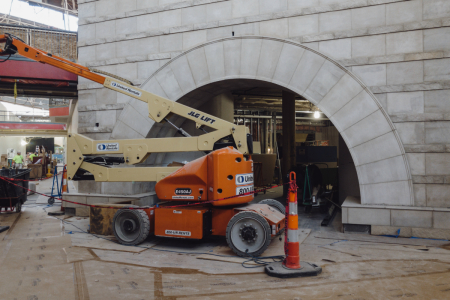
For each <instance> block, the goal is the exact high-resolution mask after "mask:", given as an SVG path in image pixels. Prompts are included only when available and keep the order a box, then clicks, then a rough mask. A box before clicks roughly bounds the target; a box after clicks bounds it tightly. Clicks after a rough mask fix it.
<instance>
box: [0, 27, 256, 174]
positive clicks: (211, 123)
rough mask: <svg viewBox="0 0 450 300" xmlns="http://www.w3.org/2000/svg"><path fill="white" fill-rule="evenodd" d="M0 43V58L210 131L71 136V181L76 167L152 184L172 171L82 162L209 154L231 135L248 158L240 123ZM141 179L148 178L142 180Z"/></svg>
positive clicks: (6, 38)
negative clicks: (86, 82)
mask: <svg viewBox="0 0 450 300" xmlns="http://www.w3.org/2000/svg"><path fill="white" fill-rule="evenodd" d="M0 43H5V47H4V50H0V56H8V55H9V56H11V55H15V54H19V55H21V56H24V57H26V58H29V59H32V60H35V61H37V62H41V63H45V64H49V65H52V66H54V67H57V68H60V69H63V70H66V71H68V72H71V73H74V74H76V75H78V76H81V77H84V78H87V79H90V80H92V81H95V82H97V83H100V84H102V85H103V86H104V87H106V88H108V89H111V90H114V91H117V92H119V93H122V94H125V95H127V96H130V97H133V98H135V99H138V100H140V101H143V102H145V103H147V105H148V111H149V117H150V118H151V119H153V120H154V121H155V122H163V121H166V120H167V118H168V117H169V115H170V114H177V115H179V116H182V117H185V118H187V119H190V120H192V121H194V122H195V123H196V126H197V128H200V127H202V126H208V127H210V128H213V129H215V131H212V132H210V133H206V134H203V135H200V136H196V137H185V138H163V139H137V140H117V141H114V140H107V141H94V140H92V139H89V138H87V137H84V136H82V135H78V134H71V135H69V138H68V149H67V153H68V154H67V164H68V177H69V178H73V177H74V175H75V173H76V172H77V170H78V169H79V168H81V169H84V170H87V171H89V172H90V173H92V174H93V175H94V177H95V180H97V181H157V180H158V178H159V177H158V176H159V175H157V174H170V173H171V172H173V171H174V170H176V169H177V168H132V169H124V168H112V169H111V168H107V167H103V166H98V165H96V164H92V163H89V162H85V161H84V155H90V154H97V155H99V154H102V155H107V154H123V155H124V159H125V163H127V164H130V165H132V164H137V163H140V162H143V161H144V160H145V159H146V158H147V157H148V156H149V155H150V154H151V153H153V152H185V151H211V150H213V149H214V144H215V143H216V142H218V141H219V140H220V139H222V138H224V137H226V136H229V135H231V136H232V137H233V139H234V142H235V145H236V147H237V149H238V150H239V151H240V152H241V153H242V154H251V151H250V149H251V147H252V145H249V144H248V134H249V132H248V129H247V128H246V127H245V126H243V125H235V124H233V123H231V122H227V121H225V120H222V119H219V118H216V117H214V116H212V115H209V114H206V113H203V112H201V111H198V110H195V109H192V108H190V107H188V106H186V105H183V104H180V103H177V102H174V101H171V100H169V99H166V98H164V97H160V96H158V95H155V94H152V93H150V92H147V91H145V90H143V89H140V88H138V87H136V86H133V85H131V84H129V83H126V82H124V81H122V80H119V79H116V78H112V77H107V76H102V75H99V74H97V73H95V72H92V71H90V70H89V69H88V68H87V67H84V66H82V65H79V64H76V63H73V62H71V61H69V60H66V59H64V58H61V57H57V56H53V55H51V54H50V53H47V52H45V51H42V50H39V49H36V48H33V47H31V46H29V45H27V44H26V43H24V42H23V41H22V40H20V39H19V38H17V37H15V36H13V35H11V34H4V35H0ZM108 145H109V146H108ZM107 146H108V147H107ZM119 170H120V171H119ZM136 170H139V172H138V173H139V175H136ZM133 174H134V175H133ZM137 176H138V177H139V178H138V177H137ZM143 176H144V177H145V178H146V179H147V178H148V179H147V180H145V179H144V178H143ZM150 178H151V180H150Z"/></svg>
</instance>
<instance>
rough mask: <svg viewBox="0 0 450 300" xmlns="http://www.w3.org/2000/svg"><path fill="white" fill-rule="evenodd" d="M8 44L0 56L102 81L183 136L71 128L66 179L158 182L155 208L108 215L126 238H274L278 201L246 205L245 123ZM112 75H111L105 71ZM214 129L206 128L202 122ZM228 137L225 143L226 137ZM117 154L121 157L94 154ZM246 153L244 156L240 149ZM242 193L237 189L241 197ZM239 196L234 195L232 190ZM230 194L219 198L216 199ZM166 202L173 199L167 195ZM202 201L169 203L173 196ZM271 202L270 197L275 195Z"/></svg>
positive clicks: (249, 168) (263, 243)
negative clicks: (159, 157) (179, 162)
mask: <svg viewBox="0 0 450 300" xmlns="http://www.w3.org/2000/svg"><path fill="white" fill-rule="evenodd" d="M0 43H5V46H4V49H3V50H0V56H11V55H15V54H19V55H21V56H24V57H26V58H29V59H32V60H34V61H37V62H41V63H45V64H49V65H52V66H54V67H57V68H60V69H63V70H66V71H68V72H71V73H74V74H77V75H78V76H81V77H84V78H87V79H89V80H92V81H94V82H97V83H100V84H102V85H103V86H104V87H105V88H108V89H111V90H114V91H116V92H119V93H122V94H125V95H127V96H130V97H132V98H135V99H137V100H140V101H143V102H145V103H147V105H148V111H149V118H151V119H152V120H154V121H155V122H168V123H170V124H171V125H172V126H174V127H175V128H176V129H177V130H178V131H179V132H180V133H181V134H182V135H183V136H184V137H182V138H179V137H175V138H155V139H129V140H102V141H97V140H95V141H94V140H92V139H90V138H87V137H85V136H83V135H79V134H69V136H68V142H67V165H68V167H67V172H68V179H73V180H76V179H79V178H83V177H82V175H83V174H89V176H90V177H93V178H94V179H95V180H96V181H105V182H130V181H156V182H157V184H156V186H155V190H156V194H157V196H158V198H159V200H162V201H163V202H161V203H159V205H158V207H146V208H143V209H139V210H136V209H120V210H118V211H117V213H116V215H115V217H114V219H113V224H112V227H113V231H114V234H115V235H116V237H117V238H118V240H119V241H120V242H121V243H123V244H128V245H136V244H138V243H140V242H142V241H143V240H145V238H147V236H148V235H149V233H154V234H155V235H157V236H168V237H177V238H192V239H201V238H203V237H205V236H207V235H219V236H226V238H227V242H228V244H229V246H230V247H231V248H232V249H233V251H235V252H236V253H237V254H238V255H241V256H245V255H248V254H250V255H253V256H255V255H260V254H261V253H262V252H264V250H265V249H266V248H267V247H268V245H269V243H270V239H271V237H273V236H275V235H277V234H279V233H280V232H281V231H282V230H283V228H284V211H283V209H282V208H280V205H276V204H274V203H273V202H270V201H269V202H266V203H268V204H248V202H250V201H252V200H253V194H246V193H248V192H251V191H253V162H252V160H251V154H252V138H251V135H250V134H249V131H248V128H247V127H245V126H244V125H235V124H233V123H230V122H227V121H225V120H222V119H219V118H216V117H214V116H212V115H209V114H206V113H203V112H201V111H198V110H196V109H192V108H190V107H188V106H185V105H183V104H180V103H178V102H174V101H171V100H169V99H166V98H164V97H160V96H158V95H155V94H152V93H150V92H147V91H145V90H143V89H141V88H139V87H136V86H133V85H132V84H131V82H129V81H126V80H124V79H121V78H120V77H117V76H113V75H111V76H103V75H104V74H105V73H102V74H103V75H100V74H98V73H96V72H94V71H92V70H89V69H88V68H86V67H84V66H82V65H79V64H76V63H73V62H71V61H68V60H66V59H63V58H60V57H57V56H53V55H51V54H50V53H47V52H45V51H42V50H40V49H36V48H34V47H31V46H29V45H27V44H25V43H24V42H23V41H22V40H20V39H19V38H17V37H15V36H13V35H11V34H4V35H0ZM109 75H110V74H109ZM173 114H176V115H179V116H182V117H184V118H187V119H190V120H192V121H194V122H195V123H196V127H197V128H198V129H200V130H203V131H204V132H205V134H202V135H200V136H195V137H193V136H190V135H189V134H188V133H186V132H185V131H184V130H183V129H181V128H178V127H176V126H175V125H174V124H172V123H171V122H170V120H169V118H170V116H171V115H173ZM206 126H207V127H209V128H212V129H213V131H211V132H206V131H205V130H204V127H206ZM226 139H228V141H227V142H223V141H224V140H226ZM183 151H204V152H206V153H209V154H207V155H206V156H204V157H201V158H199V159H197V160H194V161H192V162H189V163H187V164H186V165H185V166H183V167H181V168H179V167H139V168H111V167H110V165H111V164H114V163H116V164H117V163H126V164H128V165H134V164H139V163H142V162H144V161H145V160H146V159H147V158H148V157H149V155H150V154H151V153H158V152H183ZM111 154H121V155H123V158H117V157H104V158H101V159H97V158H96V156H98V155H103V156H105V155H106V156H107V155H111ZM244 155H245V156H244ZM239 195H242V196H239ZM233 196H238V197H233ZM228 197H233V198H230V199H227V200H223V201H213V202H211V200H217V199H221V198H228ZM169 201H170V202H169ZM180 201H182V202H184V203H186V202H199V203H201V202H207V203H204V204H198V205H195V206H184V207H179V208H176V209H173V208H172V207H171V206H173V203H174V202H175V203H177V202H178V203H179V202H180ZM273 201H274V200H273Z"/></svg>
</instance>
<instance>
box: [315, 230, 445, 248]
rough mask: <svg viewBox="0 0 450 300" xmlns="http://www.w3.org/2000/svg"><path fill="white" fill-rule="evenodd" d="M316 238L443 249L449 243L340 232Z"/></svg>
mask: <svg viewBox="0 0 450 300" xmlns="http://www.w3.org/2000/svg"><path fill="white" fill-rule="evenodd" d="M314 237H315V238H318V239H332V240H347V241H359V242H370V243H383V244H398V245H412V246H433V247H441V246H444V245H448V244H449V241H438V240H427V239H416V238H414V239H411V238H391V237H384V236H373V235H366V234H346V233H340V232H316V233H314Z"/></svg>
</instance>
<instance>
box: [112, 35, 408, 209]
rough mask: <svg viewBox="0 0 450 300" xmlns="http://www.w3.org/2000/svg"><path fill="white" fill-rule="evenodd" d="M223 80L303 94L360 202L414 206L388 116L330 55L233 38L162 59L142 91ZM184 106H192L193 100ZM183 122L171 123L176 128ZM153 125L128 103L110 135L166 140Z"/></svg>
mask: <svg viewBox="0 0 450 300" xmlns="http://www.w3.org/2000/svg"><path fill="white" fill-rule="evenodd" d="M228 79H254V80H260V81H264V82H269V83H274V84H277V85H279V86H282V87H284V88H286V89H288V90H291V91H293V92H295V93H297V94H299V95H302V96H303V97H305V98H306V99H308V100H309V101H310V102H312V103H313V104H315V105H316V106H317V107H319V108H320V110H321V111H322V112H324V113H325V114H326V115H327V116H328V118H329V119H330V120H331V121H332V122H333V124H334V125H335V126H336V128H337V129H338V131H339V132H340V133H341V135H342V137H343V139H344V141H345V142H346V144H347V146H348V148H349V149H350V153H351V155H352V157H353V160H354V163H355V166H356V169H357V174H358V180H359V184H360V190H361V203H362V204H372V205H383V204H388V205H413V203H414V199H413V192H412V180H411V172H410V169H409V165H408V161H407V159H406V155H405V151H404V148H403V144H402V142H401V141H400V138H399V136H398V134H397V131H396V129H395V126H394V124H393V123H392V121H391V120H390V118H389V115H388V114H387V113H386V111H385V110H384V109H383V107H382V106H381V104H380V103H379V101H378V100H377V98H376V97H375V96H374V95H373V94H372V92H371V91H370V90H369V89H368V87H367V86H366V85H365V84H364V83H363V82H362V81H361V80H360V79H359V78H358V77H357V76H356V75H354V74H353V73H351V72H350V71H349V70H347V69H346V68H345V67H343V66H342V65H340V64H339V63H337V62H336V61H335V60H333V59H332V58H330V57H327V56H325V55H323V54H321V53H320V52H318V51H315V50H313V49H310V48H308V47H305V46H304V45H301V44H299V43H296V42H293V41H289V40H283V39H276V38H270V37H258V36H247V37H232V38H224V39H219V40H215V41H211V42H208V43H205V44H202V45H199V46H197V47H195V48H192V49H190V50H188V51H185V52H183V53H181V54H180V55H178V56H177V57H175V58H173V59H172V60H170V61H169V62H167V63H166V64H165V65H164V66H162V67H161V68H160V69H158V70H157V71H156V72H155V73H154V74H153V75H152V76H150V77H149V78H148V79H147V80H146V81H145V82H144V83H143V84H142V85H141V87H142V88H143V89H145V90H147V91H150V92H152V93H155V94H157V95H160V96H163V97H167V98H168V99H171V100H173V101H178V100H179V99H180V98H182V97H183V96H184V95H187V94H188V93H190V92H192V91H194V90H196V89H198V88H200V87H203V86H205V85H207V84H210V83H214V82H219V81H223V80H228ZM184 103H185V104H187V105H189V106H192V107H197V106H198V105H199V104H201V103H199V101H197V100H196V99H192V98H191V99H184ZM182 121H183V118H178V119H175V123H176V124H177V122H178V125H179V124H181V123H182ZM174 134H175V130H173V129H172V128H170V127H165V126H161V125H160V124H154V122H153V121H152V120H151V119H149V118H148V109H147V106H146V104H145V103H142V102H140V101H138V100H135V99H131V100H130V101H129V103H128V104H127V106H126V107H125V108H124V110H123V111H122V113H121V115H120V117H119V120H118V122H117V123H116V125H115V127H114V130H113V133H112V138H114V139H123V138H142V137H157V136H158V137H164V136H173V135H174Z"/></svg>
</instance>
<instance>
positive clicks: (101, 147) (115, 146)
mask: <svg viewBox="0 0 450 300" xmlns="http://www.w3.org/2000/svg"><path fill="white" fill-rule="evenodd" d="M97 151H100V152H108V151H111V152H112V151H119V143H108V144H97Z"/></svg>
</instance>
